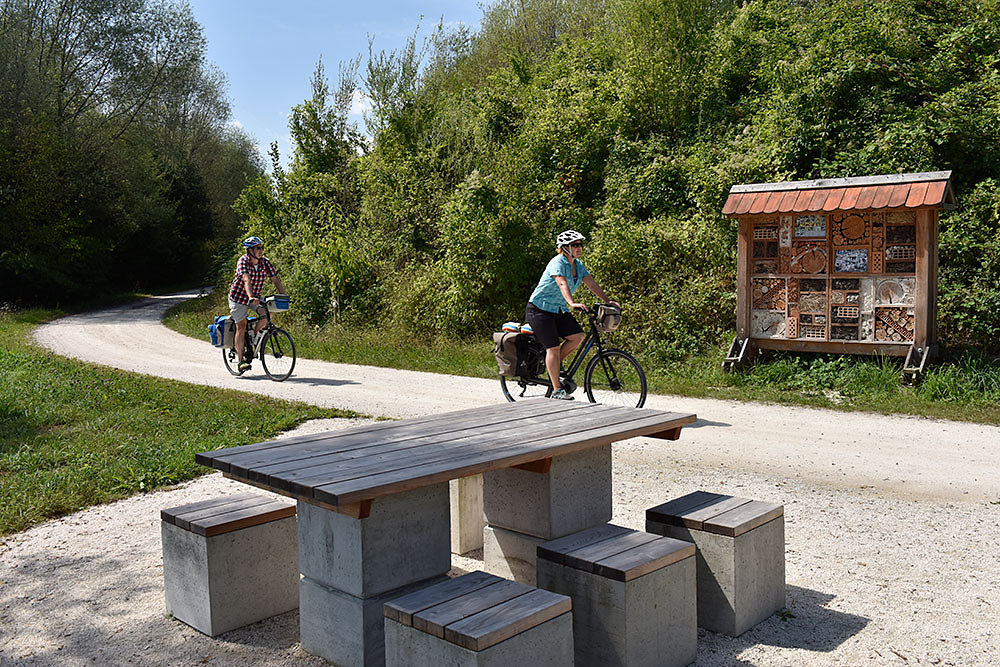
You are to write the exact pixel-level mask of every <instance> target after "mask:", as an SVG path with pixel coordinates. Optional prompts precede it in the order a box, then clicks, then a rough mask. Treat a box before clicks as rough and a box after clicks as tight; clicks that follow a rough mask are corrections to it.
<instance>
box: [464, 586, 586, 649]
mask: <svg viewBox="0 0 1000 667" xmlns="http://www.w3.org/2000/svg"><path fill="white" fill-rule="evenodd" d="M571 608H572V602H571V600H570V598H569V597H567V596H565V595H559V594H557V593H552V592H550V591H544V590H540V589H537V588H536V589H532V590H531V591H530V592H528V593H525V594H524V595H521V596H518V597H516V598H514V599H512V600H508V601H507V602H504V603H502V604H498V605H496V606H493V607H491V608H489V609H485V610H483V611H482V612H480V613H478V614H474V615H472V616H468V617H466V618H463V619H462V620H460V621H456V622H454V623H452V624H450V625H448V627H447V628H446V629H445V639H447V640H448V641H450V642H451V643H453V644H458V645H459V646H462V647H464V648H467V649H469V650H470V651H482V650H484V649H487V648H489V647H490V646H494V645H495V644H499V643H500V642H502V641H504V640H505V639H510V638H511V637H513V636H515V635H518V634H520V633H522V632H524V631H526V630H530V629H531V628H533V627H535V626H537V625H541V624H542V623H545V622H546V621H550V620H552V619H553V618H556V617H558V616H562V615H563V614H565V613H566V612H568V611H570V610H571Z"/></svg>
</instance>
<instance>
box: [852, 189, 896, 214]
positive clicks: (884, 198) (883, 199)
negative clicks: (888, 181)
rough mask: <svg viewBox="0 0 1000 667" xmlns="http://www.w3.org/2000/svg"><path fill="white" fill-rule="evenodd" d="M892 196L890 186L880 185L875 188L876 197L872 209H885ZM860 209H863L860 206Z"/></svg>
mask: <svg viewBox="0 0 1000 667" xmlns="http://www.w3.org/2000/svg"><path fill="white" fill-rule="evenodd" d="M891 195H892V186H890V185H880V186H878V187H877V188H875V197H874V198H873V199H872V203H871V205H870V208H885V206H886V204H888V203H889V197H890V196H891ZM858 208H861V207H860V206H859V207H858Z"/></svg>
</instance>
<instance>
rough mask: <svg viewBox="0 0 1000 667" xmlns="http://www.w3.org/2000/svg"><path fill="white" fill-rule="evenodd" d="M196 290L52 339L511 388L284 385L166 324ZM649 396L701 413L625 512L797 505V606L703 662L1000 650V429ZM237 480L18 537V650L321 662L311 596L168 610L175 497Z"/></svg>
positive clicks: (43, 339)
mask: <svg viewBox="0 0 1000 667" xmlns="http://www.w3.org/2000/svg"><path fill="white" fill-rule="evenodd" d="M189 296H190V295H173V296H170V297H162V298H157V299H149V300H147V301H144V302H142V303H140V304H135V305H129V306H122V307H119V308H115V309H111V310H105V311H99V312H95V313H88V314H84V315H77V316H72V317H67V318H63V319H60V320H57V321H55V322H53V323H51V324H48V325H45V326H43V327H41V328H40V329H39V330H38V331H37V333H36V339H37V340H38V342H39V343H40V344H42V345H44V346H46V347H49V348H50V349H52V350H54V351H56V352H58V353H59V354H64V355H66V356H71V357H76V358H80V359H84V360H86V361H91V362H94V363H100V364H106V365H110V366H116V367H119V368H125V369H128V370H133V371H137V372H141V373H147V374H150V375H157V376H162V377H167V378H173V379H177V380H183V381H186V382H195V383H201V384H210V385H217V386H222V387H228V388H237V389H243V390H246V391H253V392H259V393H263V394H268V395H272V396H280V397H283V398H292V399H297V400H303V401H308V402H310V403H314V404H317V405H324V406H336V407H344V408H349V409H352V410H356V411H359V412H364V413H368V414H372V415H386V416H394V417H405V416H413V415H419V414H427V413H432V412H443V411H447V410H452V409H456V408H460V407H466V406H475V405H486V404H490V403H497V402H501V401H502V398H501V396H500V392H499V387H498V384H497V382H495V381H491V380H482V379H475V378H463V377H454V376H441V375H435V374H429V373H417V372H412V371H398V370H392V369H380V368H372V367H364V366H352V365H346V364H332V363H326V362H317V361H310V360H301V359H300V360H299V362H298V364H297V366H296V370H295V375H293V377H292V378H290V379H289V380H288V381H286V382H284V383H280V384H279V383H274V382H271V381H270V380H268V379H266V378H265V377H264V376H263V375H261V374H260V373H259V369H254V371H252V372H251V374H249V375H248V376H244V377H242V378H233V377H232V376H230V375H229V374H228V373H227V372H226V370H225V368H223V366H222V362H221V359H220V358H219V357H220V353H219V352H218V351H217V350H216V349H215V348H212V347H211V346H210V345H209V344H208V343H207V342H204V341H200V340H195V339H191V338H187V337H185V336H182V335H180V334H176V333H174V332H172V331H170V330H168V329H166V327H164V326H163V325H162V324H161V323H160V318H161V317H162V314H163V312H164V311H165V310H166V309H167V308H168V307H169V306H171V305H173V304H174V303H176V302H177V301H179V300H181V299H184V298H188V297H189ZM485 348H486V346H485V345H484V353H485ZM649 406H650V407H654V408H661V409H670V410H676V411H684V412H695V413H697V414H698V416H699V421H698V422H697V423H696V424H695V425H694V426H693V427H691V428H686V429H684V433H683V435H682V437H681V439H680V440H678V441H676V442H669V441H659V440H648V439H641V438H640V439H635V440H631V441H628V442H626V443H620V444H619V445H616V446H615V448H614V457H615V459H614V460H615V473H614V474H615V478H614V483H615V505H614V512H615V516H614V521H616V522H618V523H621V524H622V525H627V526H630V527H634V528H641V527H642V523H643V514H642V513H643V510H644V509H645V508H646V507H649V506H652V505H654V504H658V503H660V502H663V501H664V500H667V499H669V498H671V497H675V496H677V495H681V494H684V493H687V492H689V491H693V490H697V489H704V490H711V491H717V492H722V493H732V494H734V495H743V496H749V497H754V498H759V499H762V500H773V501H777V502H782V503H784V504H785V513H786V543H787V547H786V549H787V582H788V608H789V610H790V612H791V613H792V614H793V616H794V617H788V618H786V619H784V620H782V619H779V618H778V617H774V618H772V619H771V620H769V621H766V622H764V623H762V624H761V625H759V626H758V627H757V628H755V629H753V630H751V631H750V632H748V633H747V634H745V635H743V636H742V637H740V638H737V639H732V638H728V637H723V636H720V635H715V634H713V633H706V632H702V633H700V637H699V657H698V664H699V665H719V666H721V665H799V664H806V665H868V664H877V665H882V664H885V665H905V664H935V665H937V664H952V665H987V664H1000V648H998V646H1000V621H998V620H997V618H998V614H1000V521H998V518H1000V449H998V443H1000V429H998V428H997V427H992V426H982V425H976V424H965V423H958V422H946V421H939V420H926V419H918V418H908V417H887V416H882V415H872V414H860V413H839V412H834V411H829V410H814V409H806V408H794V407H784V406H771V405H761V404H754V403H736V402H728V401H717V400H704V399H687V398H679V397H672V396H656V397H651V399H650V401H649ZM343 425H344V424H322V425H307V428H331V427H341V426H343ZM231 484H234V483H232V482H229V481H227V480H224V479H221V478H220V477H219V476H218V475H210V476H207V477H205V478H202V479H199V480H196V481H194V482H191V483H188V484H185V485H183V486H182V487H179V488H177V489H172V490H169V491H163V492H160V493H155V494H148V495H143V496H137V497H134V498H130V499H128V500H125V501H122V502H119V503H115V504H113V505H109V506H104V507H97V508H93V509H90V510H86V511H84V512H80V513H77V514H75V515H72V516H70V517H66V518H64V519H61V520H57V521H51V522H48V523H46V524H44V525H42V526H38V527H36V528H34V529H32V530H29V531H25V532H24V533H20V534H18V535H15V536H12V537H10V538H8V539H7V540H6V542H5V543H4V544H0V664H4V665H6V664H8V663H7V662H6V660H8V659H9V660H11V661H12V662H11V664H14V663H16V664H57V663H58V664H88V665H89V664H156V665H167V664H180V663H188V662H197V661H201V660H203V659H207V664H241V665H243V664H246V665H251V664H252V665H257V664H260V665H264V664H278V665H306V664H310V665H311V664H322V661H319V660H317V659H315V658H313V657H311V656H308V655H306V654H304V653H303V652H302V651H301V649H299V648H298V646H297V616H296V613H295V612H292V613H291V614H286V615H284V616H281V617H278V618H276V619H271V620H269V621H265V622H263V623H260V624H256V625H254V626H251V627H250V628H246V629H242V630H238V631H235V632H233V633H229V634H227V635H225V636H224V637H222V638H221V639H216V640H211V639H208V638H206V637H203V636H201V635H199V634H198V633H197V632H195V631H193V630H190V629H189V628H186V626H183V625H181V624H179V623H177V622H175V621H172V620H169V619H166V618H164V617H163V606H162V604H163V603H162V579H161V577H162V574H161V569H160V567H161V563H160V552H159V538H158V535H159V531H158V527H157V521H158V516H157V512H158V510H159V508H160V507H166V506H169V505H176V504H181V503H183V502H188V501H189V500H194V499H199V498H203V497H210V496H212V495H217V494H218V493H219V492H220V489H221V488H224V487H227V486H229V485H231ZM455 565H456V567H459V568H465V569H472V568H475V567H477V561H476V560H475V559H458V558H456V560H455Z"/></svg>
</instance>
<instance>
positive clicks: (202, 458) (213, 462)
mask: <svg viewBox="0 0 1000 667" xmlns="http://www.w3.org/2000/svg"><path fill="white" fill-rule="evenodd" d="M542 402H550V401H547V400H546V399H536V400H531V401H518V402H517V403H513V404H511V403H502V404H497V405H491V406H487V407H478V408H467V409H464V410H456V411H454V412H446V413H439V414H435V415H428V416H425V417H413V418H410V419H406V420H402V421H396V420H390V421H382V422H376V423H374V424H366V425H365V426H357V427H354V428H351V429H345V430H342V431H327V432H324V433H311V434H308V435H303V436H296V437H291V438H283V439H281V440H268V441H266V442H258V443H254V444H252V445H242V446H240V447H229V448H227V449H216V450H212V451H208V452H201V453H198V454H195V461H196V462H197V463H199V464H201V465H204V466H208V467H211V468H216V469H218V470H222V471H223V472H229V468H228V465H229V462H230V461H231V460H233V459H236V458H238V457H241V456H244V455H246V454H249V453H251V452H264V451H267V450H271V449H276V448H277V449H281V448H286V447H289V446H292V445H297V444H304V443H310V442H316V441H320V442H327V441H331V440H334V439H337V438H340V437H346V436H348V435H350V436H354V435H357V434H362V433H376V432H379V431H384V430H387V429H397V428H400V425H401V424H406V425H407V426H414V427H419V425H421V424H434V423H436V422H442V421H444V422H447V421H449V420H452V419H460V418H463V417H466V416H475V417H476V418H478V419H488V418H490V417H491V416H493V415H495V414H502V413H504V412H505V411H507V412H511V413H514V414H518V413H521V412H524V413H528V412H531V411H532V410H533V409H537V406H538V405H539V404H540V403H542Z"/></svg>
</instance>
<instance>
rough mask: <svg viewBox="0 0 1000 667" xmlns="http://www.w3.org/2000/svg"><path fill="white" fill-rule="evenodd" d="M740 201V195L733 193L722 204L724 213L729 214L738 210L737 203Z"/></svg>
mask: <svg viewBox="0 0 1000 667" xmlns="http://www.w3.org/2000/svg"><path fill="white" fill-rule="evenodd" d="M739 201H740V195H734V194H731V195H729V196H728V197H726V203H725V204H723V206H722V215H729V214H730V213H735V212H736V205H737V204H738V203H739Z"/></svg>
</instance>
